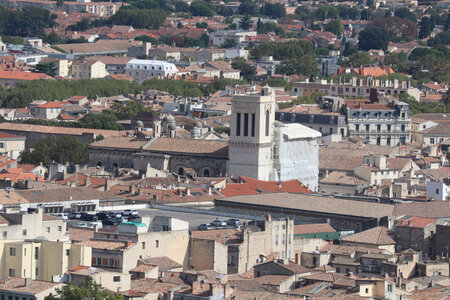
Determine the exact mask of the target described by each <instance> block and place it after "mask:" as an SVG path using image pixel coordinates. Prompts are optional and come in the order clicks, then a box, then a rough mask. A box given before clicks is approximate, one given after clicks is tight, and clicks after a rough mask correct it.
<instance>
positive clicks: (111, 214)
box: [108, 211, 122, 219]
mask: <svg viewBox="0 0 450 300" xmlns="http://www.w3.org/2000/svg"><path fill="white" fill-rule="evenodd" d="M108 217H109V218H116V219H122V214H121V213H120V212H114V211H110V212H108Z"/></svg>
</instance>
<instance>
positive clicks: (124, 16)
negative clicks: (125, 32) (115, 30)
mask: <svg viewBox="0 0 450 300" xmlns="http://www.w3.org/2000/svg"><path fill="white" fill-rule="evenodd" d="M196 3H197V2H196ZM165 20H166V13H165V12H164V11H162V10H160V9H137V8H131V9H123V8H122V9H119V11H118V12H117V13H116V14H115V15H113V16H112V17H111V18H109V23H110V24H115V25H130V26H133V27H135V28H159V27H160V26H161V25H162V24H163V23H164V21H165Z"/></svg>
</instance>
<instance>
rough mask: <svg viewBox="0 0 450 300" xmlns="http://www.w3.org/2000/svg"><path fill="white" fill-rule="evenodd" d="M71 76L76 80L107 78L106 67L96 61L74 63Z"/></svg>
mask: <svg viewBox="0 0 450 300" xmlns="http://www.w3.org/2000/svg"><path fill="white" fill-rule="evenodd" d="M71 74H72V77H73V78H76V79H94V78H105V77H106V76H108V72H107V71H106V65H105V64H104V63H103V62H101V61H98V60H87V61H74V62H73V63H72V71H71Z"/></svg>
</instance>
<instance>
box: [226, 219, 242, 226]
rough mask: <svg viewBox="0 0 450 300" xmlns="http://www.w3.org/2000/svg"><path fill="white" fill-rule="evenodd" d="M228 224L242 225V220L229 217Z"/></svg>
mask: <svg viewBox="0 0 450 300" xmlns="http://www.w3.org/2000/svg"><path fill="white" fill-rule="evenodd" d="M227 225H229V226H237V225H241V221H239V219H228V220H227Z"/></svg>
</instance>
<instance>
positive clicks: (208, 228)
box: [197, 224, 213, 230]
mask: <svg viewBox="0 0 450 300" xmlns="http://www.w3.org/2000/svg"><path fill="white" fill-rule="evenodd" d="M197 229H198V230H211V229H213V227H212V226H211V225H210V224H200V225H198V226H197Z"/></svg>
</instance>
